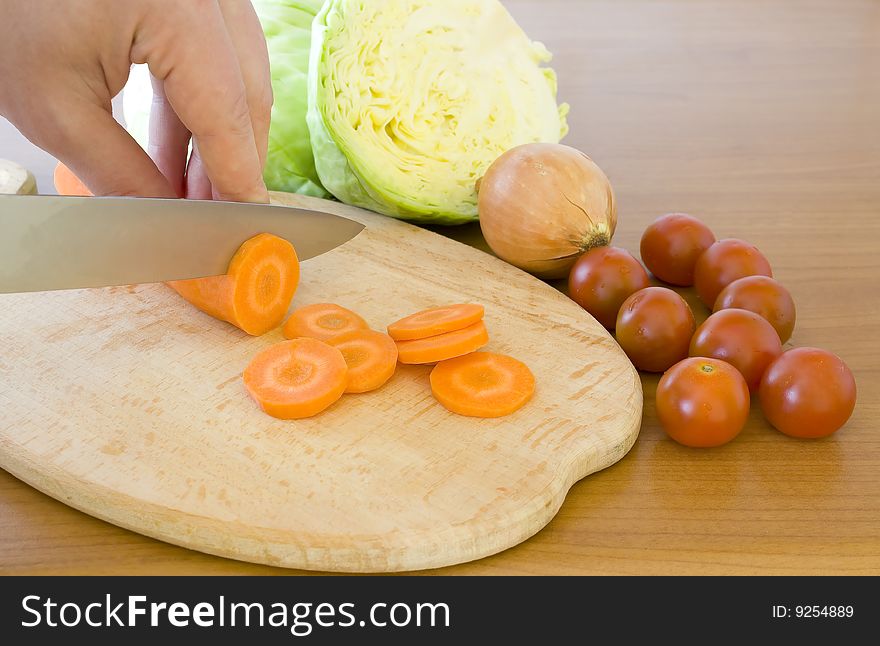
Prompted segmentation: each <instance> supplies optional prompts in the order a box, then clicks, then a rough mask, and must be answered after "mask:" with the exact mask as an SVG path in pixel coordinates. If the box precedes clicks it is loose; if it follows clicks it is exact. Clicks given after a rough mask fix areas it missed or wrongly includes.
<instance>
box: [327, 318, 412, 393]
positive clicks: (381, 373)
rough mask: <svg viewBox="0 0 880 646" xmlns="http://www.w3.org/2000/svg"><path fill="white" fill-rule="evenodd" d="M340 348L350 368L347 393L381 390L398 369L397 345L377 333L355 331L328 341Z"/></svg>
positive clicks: (373, 331)
mask: <svg viewBox="0 0 880 646" xmlns="http://www.w3.org/2000/svg"><path fill="white" fill-rule="evenodd" d="M327 343H329V344H330V345H332V346H333V347H334V348H339V351H340V352H342V356H343V357H345V363H346V364H347V365H348V386H347V387H346V388H345V392H347V393H366V392H369V391H371V390H376V389H377V388H380V387H382V386H383V385H385V383H386V382H387V381H388V380H389V379H391V377H392V376H393V375H394V371H395V370H396V369H397V345H396V344H395V343H394V340H393V339H392V338H391V337H390V336H388V335H387V334H382V333H381V332H376V331H375V330H352V331H350V332H346V333H344V334H340V335H339V336H335V337H333V338H332V339H330V340H329V341H327Z"/></svg>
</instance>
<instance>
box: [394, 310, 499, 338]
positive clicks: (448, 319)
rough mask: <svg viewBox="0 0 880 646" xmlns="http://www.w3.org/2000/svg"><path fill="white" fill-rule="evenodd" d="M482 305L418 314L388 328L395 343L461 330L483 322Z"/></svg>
mask: <svg viewBox="0 0 880 646" xmlns="http://www.w3.org/2000/svg"><path fill="white" fill-rule="evenodd" d="M484 313H485V309H484V308H483V306H482V305H472V304H470V303H461V304H458V305H446V306H445V307H433V308H431V309H429V310H423V311H421V312H416V313H415V314H411V315H409V316H407V317H405V318H402V319H400V320H399V321H397V322H396V323H392V324H391V325H389V326H388V334H389V335H390V336H391V338H392V339H394V340H395V341H410V340H413V339H424V338H425V337H429V336H437V335H438V334H445V333H446V332H454V331H455V330H461V329H462V328H466V327H468V326H469V325H473V324H474V323H476V322H478V321H481V320H483V314H484Z"/></svg>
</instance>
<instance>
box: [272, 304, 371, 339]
mask: <svg viewBox="0 0 880 646" xmlns="http://www.w3.org/2000/svg"><path fill="white" fill-rule="evenodd" d="M369 327H370V326H369V325H367V322H366V321H365V320H364V319H362V318H361V317H360V316H358V315H357V314H355V313H354V312H352V311H351V310H348V309H345V308H344V307H342V306H340V305H335V304H333V303H316V304H315V305H307V306H305V307H301V308H299V309H298V310H296V311H295V312H294V313H293V314H291V316H290V318H289V319H287V323H285V324H284V336H285V337H286V338H288V339H298V338H301V337H309V338H312V339H318V340H320V341H329V340H330V339H332V338H333V337H335V336H339V335H340V334H344V333H345V332H351V331H353V330H366V329H369Z"/></svg>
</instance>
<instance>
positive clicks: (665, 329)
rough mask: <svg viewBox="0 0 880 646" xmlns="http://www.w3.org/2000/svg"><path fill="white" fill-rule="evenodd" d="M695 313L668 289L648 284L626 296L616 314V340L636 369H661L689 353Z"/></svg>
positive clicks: (694, 324)
mask: <svg viewBox="0 0 880 646" xmlns="http://www.w3.org/2000/svg"><path fill="white" fill-rule="evenodd" d="M695 328H696V323H695V322H694V314H693V312H691V308H690V307H689V306H688V304H687V303H686V302H685V300H684V299H683V298H682V297H681V296H679V295H678V294H676V293H675V292H674V291H672V290H671V289H667V288H665V287H647V288H645V289H640V290H639V291H637V292H636V293H635V294H633V295H632V296H630V297H629V298H627V299H626V300H625V301H624V302H623V305H622V306H621V307H620V312H619V313H618V314H617V328H616V335H617V342H618V343H619V344H620V347H621V348H623V351H624V352H626V355H627V356H628V357H629V358H630V361H632V362H633V365H634V366H635V367H636V368H638V369H639V370H645V371H646V372H663V371H664V370H667V369H668V368H670V367H671V366H673V365H674V364H676V363H678V362H679V361H681V360H682V359H684V358H685V357H687V356H688V345H689V344H690V342H691V337H692V336H693V335H694V329H695Z"/></svg>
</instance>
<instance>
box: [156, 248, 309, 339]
mask: <svg viewBox="0 0 880 646" xmlns="http://www.w3.org/2000/svg"><path fill="white" fill-rule="evenodd" d="M298 285H299V260H298V259H297V257H296V250H294V248H293V245H292V244H290V243H289V242H288V241H287V240H284V239H282V238H279V237H277V236H273V235H271V234H269V233H261V234H260V235H258V236H255V237H253V238H251V239H250V240H248V241H247V242H245V243H244V244H243V245H241V247H239V249H238V251H237V252H236V253H235V256H233V257H232V261H231V262H230V263H229V268H228V270H227V272H226V274H224V275H222V276H213V277H210V278H195V279H192V280H175V281H172V282H169V283H168V286H169V287H171V288H172V289H173V290H174V291H176V292H177V293H178V294H180V295H181V296H183V297H184V298H185V299H186V300H188V301H189V302H190V303H192V304H193V305H195V306H196V307H197V308H199V309H200V310H202V311H203V312H205V313H206V314H209V315H210V316H213V317H214V318H217V319H220V320H222V321H228V322H229V323H232V325H234V326H236V327H237V328H240V329H241V330H243V331H245V332H247V333H248V334H250V335H253V336H260V335H262V334H265V333H266V332H269V331H270V330H273V329H275V328H276V327H278V326H279V325H281V322H282V321H283V320H284V315H285V314H286V313H287V310H288V308H289V307H290V301H291V300H292V299H293V295H294V293H295V292H296V288H297V286H298Z"/></svg>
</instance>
